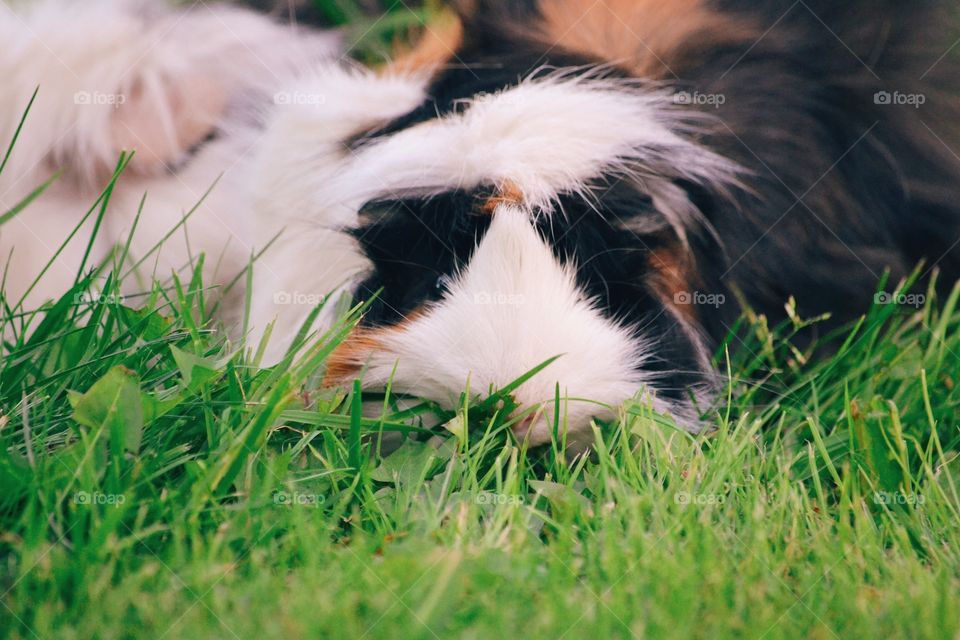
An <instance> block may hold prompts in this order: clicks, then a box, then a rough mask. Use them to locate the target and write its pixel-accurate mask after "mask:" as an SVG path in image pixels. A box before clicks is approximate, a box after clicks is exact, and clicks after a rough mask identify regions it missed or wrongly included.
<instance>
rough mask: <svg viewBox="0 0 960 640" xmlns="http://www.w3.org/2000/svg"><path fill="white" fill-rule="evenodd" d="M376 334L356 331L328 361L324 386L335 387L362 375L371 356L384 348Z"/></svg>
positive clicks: (362, 330)
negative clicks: (364, 366)
mask: <svg viewBox="0 0 960 640" xmlns="http://www.w3.org/2000/svg"><path fill="white" fill-rule="evenodd" d="M376 334H377V332H376V331H373V330H370V329H359V328H358V329H355V330H354V332H353V333H351V334H350V336H349V337H348V338H347V339H346V340H344V341H343V342H342V343H341V344H340V346H338V347H337V348H336V349H335V350H334V352H333V353H332V354H331V355H330V358H329V359H328V360H327V372H326V374H325V375H324V377H323V386H325V387H334V386H337V385H338V384H342V383H345V382H347V381H349V380H352V379H354V378H356V377H357V376H358V375H360V372H361V371H362V370H363V365H364V364H365V363H366V361H367V358H369V357H370V354H371V353H373V352H374V351H377V350H378V349H381V348H382V347H383V345H382V343H381V342H380V340H379V338H378V337H377V335H376Z"/></svg>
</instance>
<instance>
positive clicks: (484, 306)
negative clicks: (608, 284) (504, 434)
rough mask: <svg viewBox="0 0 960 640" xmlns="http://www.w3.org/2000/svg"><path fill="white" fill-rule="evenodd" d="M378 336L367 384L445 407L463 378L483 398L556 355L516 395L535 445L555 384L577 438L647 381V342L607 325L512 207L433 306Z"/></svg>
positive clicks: (544, 430) (546, 422) (524, 214)
mask: <svg viewBox="0 0 960 640" xmlns="http://www.w3.org/2000/svg"><path fill="white" fill-rule="evenodd" d="M376 335H377V340H378V341H379V342H380V343H382V344H383V349H381V350H379V351H377V352H375V353H372V354H370V359H369V361H368V363H367V369H366V371H365V374H364V378H363V379H364V383H365V384H367V385H371V386H373V387H377V386H383V385H386V383H387V382H388V381H390V380H392V381H393V382H392V387H393V389H394V390H395V391H397V392H400V393H410V394H415V395H417V396H419V397H425V398H429V399H432V400H435V401H437V402H440V403H444V404H446V405H448V406H449V405H455V404H456V402H457V399H458V398H459V396H460V394H461V393H462V392H463V390H464V385H465V382H466V381H467V380H469V381H470V387H471V390H472V391H473V392H474V393H475V394H477V395H478V396H480V397H482V396H483V395H484V394H486V393H487V392H488V391H489V390H490V389H502V388H503V387H504V386H506V385H508V384H510V383H511V382H513V381H514V380H516V379H518V378H520V377H521V376H522V375H523V374H525V373H527V372H528V371H530V370H532V369H533V368H534V367H536V366H537V365H540V364H542V363H544V362H545V361H547V360H549V359H550V358H553V357H555V356H560V357H559V359H558V360H556V361H555V362H553V363H552V364H550V365H549V366H548V367H547V368H546V369H545V370H544V371H543V372H542V373H541V374H539V375H537V376H535V377H534V378H533V379H531V380H530V381H528V382H526V383H525V384H524V385H523V386H521V387H520V388H519V389H518V390H517V391H516V392H515V393H514V397H515V399H516V400H517V401H518V402H519V403H520V404H521V405H522V406H523V407H525V408H531V407H542V415H541V419H539V420H538V421H536V422H535V423H534V424H532V425H530V427H531V428H530V430H529V436H530V440H531V442H532V443H533V444H539V443H543V442H547V441H549V438H550V432H551V429H552V425H553V420H554V417H553V413H554V409H553V406H554V401H555V396H556V385H557V384H558V383H559V385H560V395H561V401H562V403H563V404H562V407H563V415H562V416H561V419H565V420H566V421H567V422H566V424H567V427H568V428H569V430H570V433H571V434H572V435H574V436H576V437H578V438H582V437H584V436H586V437H589V430H587V429H586V427H587V426H588V425H589V424H590V419H591V418H592V417H595V416H598V417H607V418H610V417H613V416H614V412H615V409H616V407H617V406H618V405H620V404H622V403H623V402H624V401H625V400H627V399H629V398H631V397H633V396H634V395H636V394H637V393H638V392H639V391H640V390H641V389H643V388H644V387H645V386H646V385H649V384H651V383H652V382H653V381H654V380H653V378H652V377H651V376H650V375H649V374H647V375H645V374H644V372H643V371H642V370H641V366H642V364H643V361H644V359H645V358H646V357H647V354H648V353H649V352H650V350H651V348H652V345H647V344H644V343H643V342H642V341H640V340H638V339H637V338H635V337H634V336H633V335H632V334H631V332H630V331H629V330H628V329H627V328H624V327H620V326H618V325H617V324H616V323H614V322H613V321H611V320H609V319H607V318H605V317H604V316H603V314H602V313H601V311H599V310H598V309H597V308H596V307H595V306H594V304H593V302H592V301H591V300H589V299H588V298H587V297H586V296H585V295H584V294H583V292H582V291H581V290H580V289H579V287H578V286H577V283H576V277H575V274H574V273H573V271H572V269H570V268H567V267H564V266H562V265H560V264H559V262H558V261H557V259H556V257H555V256H554V254H553V251H552V250H551V249H550V248H549V247H548V246H547V245H546V243H545V242H544V240H543V239H542V238H541V237H540V235H539V234H538V232H537V231H536V229H535V228H534V226H533V224H532V222H531V215H530V213H529V212H528V211H523V210H520V209H518V208H515V207H512V206H501V207H500V208H499V210H498V211H497V212H496V213H495V214H494V217H493V221H492V224H491V226H490V229H489V231H488V232H487V234H486V235H485V236H484V238H483V240H482V241H481V243H480V245H479V247H478V248H477V251H476V253H475V254H474V257H473V259H472V260H471V262H470V264H469V266H468V267H467V268H466V270H465V271H464V272H463V273H461V274H460V275H459V276H458V277H457V278H455V279H454V280H453V282H451V284H450V287H449V291H448V292H447V294H446V295H445V296H444V298H443V300H442V301H441V302H439V303H438V304H436V305H435V306H433V307H431V308H429V309H427V310H426V312H425V313H423V314H421V315H418V316H417V317H416V318H414V319H412V320H409V321H407V322H405V323H404V324H403V325H402V327H401V330H388V331H383V332H380V333H377V334H376ZM657 408H659V409H666V405H663V404H660V403H657Z"/></svg>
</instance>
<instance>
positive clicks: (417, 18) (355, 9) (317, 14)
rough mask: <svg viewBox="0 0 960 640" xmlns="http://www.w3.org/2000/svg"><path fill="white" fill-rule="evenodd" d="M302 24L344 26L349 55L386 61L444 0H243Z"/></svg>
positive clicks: (417, 32) (361, 58)
mask: <svg viewBox="0 0 960 640" xmlns="http://www.w3.org/2000/svg"><path fill="white" fill-rule="evenodd" d="M241 2H242V3H243V4H246V5H248V6H252V7H255V8H257V9H259V10H261V11H264V12H266V13H271V14H273V15H275V16H278V17H282V18H286V19H294V20H296V21H297V22H298V23H301V24H311V25H318V26H323V27H331V28H338V29H342V30H343V31H344V33H345V34H346V41H345V44H346V46H347V48H348V51H349V54H350V55H352V56H353V57H355V58H358V59H360V60H363V61H364V62H367V63H378V62H384V61H386V60H387V59H389V57H390V55H391V53H392V52H394V51H395V50H396V48H397V47H400V46H403V44H404V43H407V42H410V41H411V40H412V39H414V38H416V36H417V35H418V34H419V33H420V32H421V31H422V29H423V27H424V24H425V23H426V22H427V20H429V18H430V17H431V15H433V14H435V13H437V12H438V11H440V10H441V8H442V7H443V5H444V0H241Z"/></svg>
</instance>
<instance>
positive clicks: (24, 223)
mask: <svg viewBox="0 0 960 640" xmlns="http://www.w3.org/2000/svg"><path fill="white" fill-rule="evenodd" d="M0 41H2V42H4V47H5V49H4V51H3V54H2V55H0V77H3V78H4V87H3V91H2V92H0V145H3V146H4V147H5V145H6V144H7V143H8V141H9V140H10V139H11V138H12V136H13V133H14V131H15V128H16V126H17V123H18V122H19V120H20V118H21V116H22V114H23V111H24V109H25V108H26V107H27V104H28V102H29V99H30V96H31V94H32V93H33V91H34V89H35V88H37V87H38V86H39V92H38V95H37V99H36V101H35V103H34V105H33V107H32V109H31V112H30V115H29V117H28V118H27V121H26V124H25V126H24V128H23V131H22V132H21V135H20V140H19V142H18V144H17V145H16V147H15V150H14V153H13V155H12V157H11V160H10V163H9V165H8V166H7V167H6V170H5V171H4V173H3V175H2V176H0V211H6V210H7V209H9V208H11V207H13V206H14V205H15V204H16V203H18V202H19V201H20V200H21V199H22V198H23V197H25V196H26V195H27V194H28V193H30V191H31V190H33V189H34V188H35V187H36V186H38V185H39V184H40V183H42V182H43V181H44V180H46V179H48V178H49V177H50V176H51V175H53V173H54V172H55V171H57V170H63V171H65V174H64V175H63V176H62V177H61V178H60V179H59V180H58V181H57V182H56V183H55V184H54V185H53V187H52V188H51V189H50V190H49V191H48V192H47V193H45V194H44V195H43V197H42V198H40V199H39V200H38V201H37V202H35V203H33V204H32V205H31V206H30V207H28V208H27V210H26V211H24V212H23V213H22V214H20V215H19V216H18V217H17V218H16V219H15V220H13V221H12V222H11V223H9V224H7V225H4V227H3V228H0V264H5V263H6V260H7V258H8V256H10V255H11V252H12V254H13V257H12V260H11V262H10V268H9V270H8V272H7V290H6V293H7V297H8V301H9V302H10V303H16V302H17V301H18V300H19V299H20V297H22V295H23V294H24V293H25V292H26V289H27V287H28V285H29V284H30V283H31V282H32V281H33V279H34V278H35V277H36V276H37V275H39V271H40V269H41V268H42V267H43V265H45V264H46V263H47V261H48V260H49V259H50V258H51V257H52V256H53V254H54V253H55V251H56V250H57V248H58V247H59V246H60V244H61V242H62V241H63V240H64V239H65V238H66V237H67V235H68V233H69V232H70V230H72V229H73V227H74V226H75V225H76V224H77V223H78V222H79V220H80V219H81V216H82V214H83V212H85V211H86V210H87V208H88V207H89V206H90V205H92V204H93V202H94V200H95V198H96V195H97V193H98V192H99V190H100V189H101V188H102V187H103V186H104V185H105V183H106V179H107V178H108V177H109V173H110V171H111V170H112V168H113V167H114V165H115V163H116V162H117V159H118V156H119V154H120V152H121V151H122V150H124V149H126V150H135V151H137V156H136V157H135V159H134V162H133V164H132V165H131V167H130V169H129V170H128V171H127V172H126V174H125V175H124V176H123V177H122V178H121V181H120V183H119V185H118V189H117V190H116V191H115V192H114V198H113V200H112V203H111V206H110V209H109V211H108V214H107V217H106V218H105V221H104V228H103V229H102V231H101V234H100V235H99V236H98V242H97V244H96V245H95V247H94V252H93V253H92V255H91V262H92V263H93V264H97V263H99V262H100V261H102V260H103V259H104V258H105V257H106V255H107V252H108V251H109V250H110V248H111V247H112V246H113V245H114V244H118V243H119V244H122V243H123V242H124V241H125V239H126V236H127V233H128V231H129V229H130V227H131V225H132V221H133V219H134V217H135V215H136V212H137V208H138V204H139V201H140V199H141V198H142V197H143V196H144V194H145V193H147V194H148V196H147V201H146V202H147V204H146V207H145V210H144V213H143V216H142V219H141V221H140V231H139V232H138V233H137V234H136V236H135V237H134V245H133V257H134V259H138V258H140V257H142V256H144V255H145V254H146V253H147V251H148V250H149V248H151V247H152V246H153V244H154V243H156V242H157V241H158V240H160V239H161V238H162V237H164V235H165V234H166V233H167V232H168V231H170V230H171V229H172V228H173V227H174V226H175V225H176V224H177V222H178V221H179V219H180V217H181V216H182V215H183V214H184V213H186V212H187V211H188V210H189V209H191V208H192V207H193V206H194V205H196V204H197V202H198V201H199V200H200V199H201V196H202V195H203V194H204V193H205V192H206V191H207V190H208V189H209V188H210V187H211V186H212V185H213V183H214V182H215V181H216V180H217V178H218V177H219V176H220V175H221V174H222V173H224V172H227V173H228V174H229V173H232V172H231V170H236V171H235V173H236V174H238V175H239V174H242V167H240V166H239V165H240V164H242V160H243V158H244V156H245V155H246V154H248V153H249V150H250V149H251V141H250V140H246V141H245V140H244V139H243V137H242V136H235V137H234V138H233V139H230V140H228V141H226V142H223V143H216V144H214V145H210V146H211V148H210V149H208V150H206V151H204V152H203V153H202V154H201V156H200V157H198V158H196V159H195V160H193V161H192V162H191V163H190V165H189V166H188V167H187V168H185V169H184V170H182V171H179V172H177V173H176V175H173V176H171V175H169V171H168V170H169V168H170V167H171V166H174V165H176V164H177V163H178V162H179V161H180V156H181V155H182V154H183V153H184V152H185V151H186V149H185V148H182V147H181V146H180V145H179V144H178V143H179V142H181V141H180V140H179V138H178V135H177V134H178V127H182V123H181V122H178V121H177V119H178V118H193V119H196V117H197V114H198V113H203V112H208V114H209V116H210V117H211V119H213V118H216V119H217V121H210V122H206V123H205V122H203V120H202V119H200V120H198V121H196V122H191V123H190V126H191V128H195V129H196V131H195V133H196V134H198V135H201V136H202V135H204V134H203V132H204V131H205V130H208V131H212V130H213V129H214V128H215V127H216V126H217V125H218V124H219V120H221V119H222V118H223V116H224V109H226V108H228V107H229V105H231V104H236V103H237V102H238V101H240V100H243V99H246V98H245V97H246V96H252V95H256V94H261V95H272V91H273V89H275V88H276V87H277V86H282V84H283V82H284V81H285V80H286V79H287V78H289V77H290V76H291V75H295V74H296V70H297V68H298V67H299V66H300V65H302V64H311V63H312V62H315V61H316V60H317V59H319V58H320V57H322V56H325V55H329V54H330V53H332V51H333V50H334V48H335V41H334V40H333V39H331V38H329V37H326V36H324V37H318V36H316V35H313V36H305V35H301V34H299V32H298V33H294V32H291V31H289V30H288V29H287V28H286V27H283V26H280V25H276V24H273V23H271V22H270V21H269V20H265V19H264V18H262V17H260V16H257V15H255V14H253V13H250V12H246V11H240V10H236V9H232V8H228V7H222V6H208V5H207V4H205V3H201V4H198V5H193V6H192V7H191V8H187V9H185V10H182V11H175V10H171V9H169V8H168V7H167V6H166V5H165V3H162V2H145V1H143V0H138V1H132V0H82V1H81V0H57V1H51V0H42V1H40V2H31V3H25V4H23V7H22V9H20V8H18V10H17V12H16V13H14V12H13V11H12V10H11V9H10V8H9V7H8V6H7V5H6V4H2V3H0ZM251 99H252V98H251ZM198 127H199V128H198ZM197 128H198V129H197ZM118 138H122V139H123V141H124V144H121V143H120V140H119V139H118ZM126 143H129V144H126ZM151 155H153V156H154V159H155V160H157V162H155V163H153V164H150V163H145V159H146V158H149V157H150V156H151ZM154 165H155V166H154ZM231 183H232V185H233V187H231V186H230V185H231ZM244 183H245V181H244V180H243V179H241V178H240V177H238V178H236V179H231V177H230V176H229V175H227V176H224V179H223V180H222V181H221V185H220V188H219V189H217V190H215V192H214V193H213V194H212V195H211V197H210V198H209V199H208V200H207V202H206V203H205V204H204V205H203V206H202V207H201V208H200V210H199V211H198V212H197V214H196V215H195V216H193V218H192V219H191V222H190V223H189V225H187V229H186V230H185V231H183V232H180V233H178V234H177V235H175V236H174V238H173V239H172V241H171V242H169V243H168V244H167V245H166V246H165V248H164V251H163V252H162V253H161V254H160V256H158V257H157V258H154V259H152V260H149V261H148V262H147V263H146V265H145V267H146V268H145V272H146V273H145V275H147V276H149V275H151V274H152V271H153V267H155V266H156V268H157V275H158V276H160V277H166V276H168V275H169V273H170V271H171V270H175V269H182V268H183V267H184V266H185V265H186V264H187V263H188V262H189V261H190V259H191V255H195V254H197V253H199V252H202V251H204V252H207V253H209V254H210V255H209V258H208V259H209V262H210V263H216V262H217V259H218V257H220V256H221V255H224V253H225V252H226V256H225V257H226V263H225V264H224V265H221V266H222V269H221V271H220V273H219V276H220V278H221V282H222V281H225V280H228V279H230V278H232V277H233V275H235V271H236V269H238V268H240V267H242V266H243V264H244V263H245V262H246V260H247V259H248V257H249V255H250V253H251V252H252V250H253V245H254V243H253V242H252V235H253V234H252V231H251V230H250V228H249V225H250V224H251V220H252V218H253V216H252V212H251V207H250V205H249V200H250V199H249V197H244V195H243V193H244V190H243V189H242V186H243V185H244ZM237 185H239V186H240V187H241V188H236V186H237ZM88 231H89V227H88V228H87V229H84V230H83V231H81V233H80V234H79V235H78V238H77V239H76V240H75V241H74V242H73V243H72V244H71V245H70V246H68V247H67V249H66V251H65V252H64V253H63V254H62V255H61V257H60V258H59V259H58V260H57V261H56V262H55V263H54V264H53V266H52V268H51V270H50V272H49V273H48V274H47V275H46V276H45V277H44V279H43V280H42V281H41V282H40V283H39V286H38V287H37V288H36V289H35V290H34V292H33V293H32V294H31V296H30V297H29V298H28V299H27V300H26V301H25V304H24V308H25V309H27V310H29V309H35V308H37V307H38V306H39V305H40V304H41V303H42V302H44V301H45V300H48V299H50V298H52V297H56V296H58V295H60V294H62V293H63V292H65V291H66V290H67V289H68V287H69V285H70V284H71V282H72V280H73V277H74V276H75V274H76V270H77V269H78V268H79V264H80V258H81V256H82V254H83V249H84V248H85V245H86V241H87V238H88V235H87V232H88ZM188 233H189V237H190V246H189V247H188V243H187V240H186V236H187V234H188ZM213 271H214V269H213V266H212V265H211V269H210V275H211V278H212V277H213Z"/></svg>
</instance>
